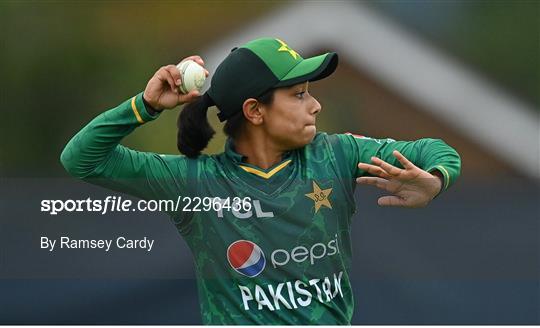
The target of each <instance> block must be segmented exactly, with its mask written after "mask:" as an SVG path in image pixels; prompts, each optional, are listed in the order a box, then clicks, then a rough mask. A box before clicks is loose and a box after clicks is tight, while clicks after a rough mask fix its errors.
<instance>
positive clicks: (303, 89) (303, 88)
mask: <svg viewBox="0 0 540 328" xmlns="http://www.w3.org/2000/svg"><path fill="white" fill-rule="evenodd" d="M297 88H301V90H302V91H308V90H309V81H306V82H305V83H302V85H300V86H296V87H294V88H293V90H294V91H295V92H296V90H298V89H297Z"/></svg>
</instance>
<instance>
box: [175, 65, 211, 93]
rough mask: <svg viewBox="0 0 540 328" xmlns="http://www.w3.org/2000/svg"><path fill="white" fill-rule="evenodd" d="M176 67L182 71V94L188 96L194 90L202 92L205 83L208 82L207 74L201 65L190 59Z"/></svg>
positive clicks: (180, 87) (180, 88)
mask: <svg viewBox="0 0 540 328" xmlns="http://www.w3.org/2000/svg"><path fill="white" fill-rule="evenodd" d="M176 67H177V68H178V70H179V71H180V76H181V77H182V83H181V84H180V86H179V87H178V89H179V90H180V92H182V93H183V94H187V93H189V92H190V91H193V90H198V91H201V89H202V87H203V85H204V81H205V80H206V74H205V71H204V68H203V67H202V66H201V65H199V64H197V63H196V62H195V61H193V60H191V59H189V60H185V61H182V62H180V64H178V65H176Z"/></svg>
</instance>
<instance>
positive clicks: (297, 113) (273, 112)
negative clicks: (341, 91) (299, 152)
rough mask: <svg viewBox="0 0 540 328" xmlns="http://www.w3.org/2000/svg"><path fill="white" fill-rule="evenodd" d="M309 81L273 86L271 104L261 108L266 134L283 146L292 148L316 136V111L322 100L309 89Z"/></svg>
mask: <svg viewBox="0 0 540 328" xmlns="http://www.w3.org/2000/svg"><path fill="white" fill-rule="evenodd" d="M308 87H309V82H305V83H301V84H297V85H294V86H292V87H289V88H279V89H276V91H275V93H274V101H273V102H272V105H271V106H270V107H268V108H267V109H266V110H265V111H264V124H263V127H264V129H265V130H266V133H267V135H268V136H270V137H271V138H272V140H273V141H274V142H275V143H276V144H278V145H280V147H283V148H284V149H287V150H288V149H295V148H299V147H303V146H305V145H307V144H308V143H310V142H311V141H312V140H313V138H314V137H315V133H316V132H317V128H316V126H315V123H316V117H317V114H318V113H319V112H320V111H321V104H320V103H319V102H318V101H317V99H315V98H313V97H312V96H311V95H310V94H309V92H308Z"/></svg>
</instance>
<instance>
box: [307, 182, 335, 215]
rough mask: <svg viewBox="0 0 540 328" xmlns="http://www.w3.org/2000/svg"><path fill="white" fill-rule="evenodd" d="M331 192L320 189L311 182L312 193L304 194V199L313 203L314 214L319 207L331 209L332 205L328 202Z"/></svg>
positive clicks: (329, 189) (330, 189) (330, 190)
mask: <svg viewBox="0 0 540 328" xmlns="http://www.w3.org/2000/svg"><path fill="white" fill-rule="evenodd" d="M331 192H332V188H328V189H321V187H319V185H318V184H317V183H316V182H315V181H313V192H310V193H308V194H306V197H307V198H309V199H311V200H313V201H314V202H315V213H317V212H319V209H320V208H321V206H326V207H328V208H332V204H330V200H329V199H328V197H329V196H330V193H331Z"/></svg>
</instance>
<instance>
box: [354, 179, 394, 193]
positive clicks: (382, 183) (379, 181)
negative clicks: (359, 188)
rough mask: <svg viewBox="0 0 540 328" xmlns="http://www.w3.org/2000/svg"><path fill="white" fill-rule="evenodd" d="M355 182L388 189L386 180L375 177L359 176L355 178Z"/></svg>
mask: <svg viewBox="0 0 540 328" xmlns="http://www.w3.org/2000/svg"><path fill="white" fill-rule="evenodd" d="M356 183H359V184H366V185H372V186H375V187H377V188H380V189H383V190H386V191H389V190H388V189H389V188H388V183H389V182H388V180H386V179H383V178H377V177H360V178H357V179H356Z"/></svg>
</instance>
